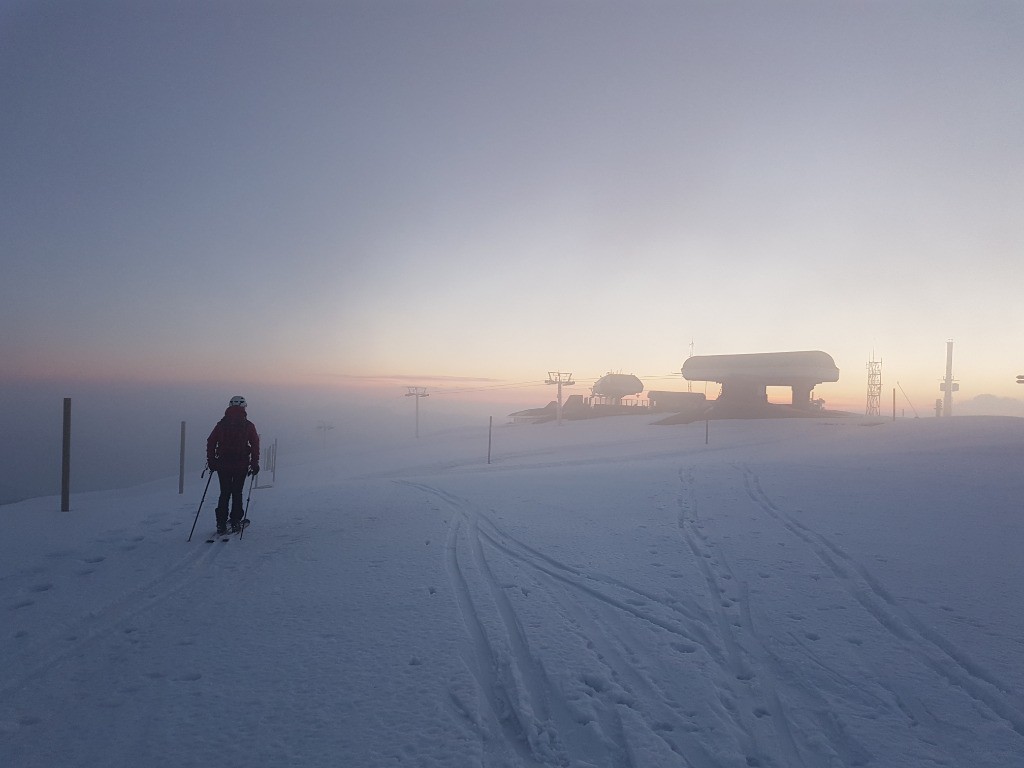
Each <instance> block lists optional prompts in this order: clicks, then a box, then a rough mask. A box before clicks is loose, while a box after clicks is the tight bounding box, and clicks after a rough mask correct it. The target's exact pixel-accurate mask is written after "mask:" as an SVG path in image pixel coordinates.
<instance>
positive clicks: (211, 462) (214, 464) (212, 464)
mask: <svg viewBox="0 0 1024 768" xmlns="http://www.w3.org/2000/svg"><path fill="white" fill-rule="evenodd" d="M206 466H208V467H209V468H210V471H211V472H216V471H217V470H219V469H220V462H219V461H217V459H207V461H206Z"/></svg>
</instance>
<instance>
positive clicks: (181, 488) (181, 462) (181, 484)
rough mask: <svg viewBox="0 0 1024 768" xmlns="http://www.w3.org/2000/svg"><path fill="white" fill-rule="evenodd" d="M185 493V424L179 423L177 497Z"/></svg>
mask: <svg viewBox="0 0 1024 768" xmlns="http://www.w3.org/2000/svg"><path fill="white" fill-rule="evenodd" d="M184 492H185V422H184V421H183V422H181V448H180V450H179V452H178V495H181V494H183V493H184Z"/></svg>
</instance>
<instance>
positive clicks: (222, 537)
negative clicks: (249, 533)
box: [206, 518, 252, 544]
mask: <svg viewBox="0 0 1024 768" xmlns="http://www.w3.org/2000/svg"><path fill="white" fill-rule="evenodd" d="M250 523H252V520H249V519H248V518H246V519H245V520H243V521H242V527H241V528H239V529H238V530H237V531H232V530H227V531H225V532H224V533H216V532H214V533H211V534H210V537H209V538H208V539H207V540H206V543H207V544H213V542H215V541H217V539H220V540H221V541H227V540H228V539H230V538H231V537H232V536H238V535H239V534H240V533H241V532H242V531H243V530H244V529H246V528H248V527H249V524H250Z"/></svg>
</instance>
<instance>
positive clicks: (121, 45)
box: [0, 0, 1024, 424]
mask: <svg viewBox="0 0 1024 768" xmlns="http://www.w3.org/2000/svg"><path fill="white" fill-rule="evenodd" d="M1022 71H1024V6H1021V5H1020V4H1019V3H1016V2H993V1H992V0H985V1H983V2H969V3H968V2H941V3H934V2H919V1H915V2H908V1H899V0H898V1H896V2H886V3H881V2H876V3H872V2H867V3H865V2H836V3H827V4H825V3H818V2H793V3H785V4H767V3H755V2H735V3H711V2H693V1H687V2H644V1H641V2H631V3H614V2H604V1H598V2H579V1H575V0H567V1H565V2H537V1H535V0H522V1H518V2H494V3H486V4H481V3H472V2H457V1H454V0H453V1H448V0H445V1H443V2H442V1H440V0H438V1H433V2H412V1H411V0H396V1H394V2H338V3H326V2H312V1H309V0H298V1H297V2H262V3H243V2H235V1H233V0H222V1H219V2H212V3H211V2H181V3H162V2H143V3H139V2H97V1H94V0H86V1H84V2H67V1H61V0H58V1H56V2H46V3H41V2H30V1H26V0H0V101H2V103H3V104H4V109H3V110H2V112H0V141H2V142H3V146H4V147H5V152H4V153H3V157H2V159H0V163H2V165H0V195H2V205H0V232H2V233H3V236H2V240H0V242H2V248H3V280H0V322H2V325H3V327H4V334H3V335H2V336H0V359H2V360H3V367H2V371H0V385H2V386H3V387H4V391H5V393H6V395H5V397H4V402H3V403H2V408H0V410H2V411H4V412H5V413H6V415H5V418H7V420H8V422H7V423H8V424H11V423H14V421H15V418H16V416H18V415H19V414H20V415H24V413H25V412H26V408H25V403H26V399H25V398H26V396H25V395H24V394H23V393H24V392H25V391H26V389H27V390H28V391H46V392H50V391H55V392H56V391H62V390H63V391H64V392H65V394H66V395H68V396H72V395H75V394H76V393H77V392H79V391H82V390H88V391H99V390H102V388H103V387H104V386H105V385H106V386H109V387H112V388H123V389H124V391H126V392H128V391H130V392H131V393H132V397H138V398H141V399H143V400H144V399H145V398H146V393H147V392H150V391H154V390H158V391H160V392H161V393H162V395H161V400H162V401H163V402H162V403H154V407H159V408H165V407H168V406H167V400H168V399H170V400H173V399H174V396H173V395H168V394H167V393H168V392H169V391H170V390H171V389H173V388H174V387H176V386H178V387H181V388H182V391H183V392H185V391H187V392H188V393H194V392H198V391H203V392H209V393H211V394H210V398H211V400H210V404H209V405H208V408H209V410H210V411H211V412H216V410H217V408H219V407H220V406H219V402H220V400H223V399H226V398H227V397H229V396H230V395H232V394H235V393H236V392H244V393H245V394H246V396H247V397H250V399H251V400H253V401H254V402H259V401H260V400H261V398H262V399H263V400H264V402H267V401H268V399H269V394H268V393H270V392H278V391H284V390H288V391H290V392H292V393H295V395H294V396H295V397H297V398H299V399H305V400H308V401H309V402H310V403H315V402H321V401H323V400H324V398H325V397H326V398H328V399H329V398H330V397H331V395H330V394H327V395H323V394H322V393H331V392H333V393H335V396H336V397H337V398H338V399H339V400H344V399H347V398H352V397H357V396H358V397H371V396H372V397H377V398H382V399H384V400H387V401H390V402H391V403H392V404H393V405H396V404H400V405H396V407H401V406H405V405H408V401H405V402H402V401H401V398H403V396H404V392H405V387H406V385H426V386H430V387H432V388H434V391H436V392H437V394H439V395H449V396H450V397H449V400H450V401H451V402H454V403H461V402H465V403H467V404H469V403H477V402H484V403H487V402H494V403H495V404H496V405H495V407H497V404H498V403H501V404H511V403H519V404H521V405H522V406H523V407H528V406H531V405H543V404H544V403H545V402H546V401H547V400H549V399H551V398H552V397H553V393H552V391H551V388H550V387H547V388H546V387H545V386H544V384H543V381H544V379H545V378H546V375H547V372H548V371H552V370H562V371H571V372H573V373H574V374H575V376H576V379H577V381H579V382H581V385H580V387H579V388H578V389H577V390H576V392H577V393H583V392H585V391H586V390H585V383H589V382H593V381H594V380H595V379H597V378H598V377H600V376H601V375H603V374H604V373H606V372H609V371H621V372H624V373H633V374H636V375H637V376H639V377H640V378H641V379H642V380H644V382H645V385H646V386H647V388H648V389H673V388H678V389H684V388H685V382H684V381H683V380H682V379H681V378H680V377H679V375H678V372H679V369H680V366H681V365H682V362H683V361H684V360H685V358H686V357H687V355H688V354H689V353H690V351H691V347H690V345H691V342H692V343H693V351H694V352H695V353H696V354H728V353H745V352H761V351H784V350H802V349H821V350H823V351H825V352H828V353H829V354H831V355H832V356H833V358H834V359H835V361H836V363H837V365H838V367H839V369H840V381H839V382H838V383H836V384H826V385H822V386H821V387H820V388H819V389H818V390H816V393H815V394H816V396H819V397H823V398H824V399H825V400H826V403H827V405H828V407H835V408H841V409H847V410H851V411H854V412H856V411H859V410H863V407H864V401H865V389H866V371H865V363H866V361H867V360H868V359H869V358H871V357H872V355H874V356H875V357H876V358H877V359H881V360H882V361H883V405H884V406H887V405H888V404H887V403H885V402H884V401H885V400H887V399H888V397H889V393H890V392H891V391H892V390H893V389H895V387H896V386H897V382H898V383H899V386H900V387H901V389H902V390H904V391H905V393H906V398H907V399H906V400H904V396H903V395H901V396H900V398H899V407H900V408H901V409H905V408H906V407H907V403H908V402H910V403H913V404H914V405H915V406H916V409H917V411H918V412H919V413H920V414H921V415H922V416H923V415H928V414H929V413H930V411H931V408H932V405H933V403H934V401H935V400H936V399H938V398H939V397H940V396H941V395H940V392H939V389H938V383H939V381H940V379H941V378H942V375H943V373H944V368H945V343H946V340H947V339H953V340H954V341H955V345H956V346H955V359H954V374H955V375H956V378H957V379H958V380H959V381H960V383H961V389H960V392H959V393H958V395H957V397H956V398H955V400H954V408H957V407H958V405H957V404H958V403H964V404H969V403H974V404H976V405H977V408H980V409H981V410H982V411H984V410H986V409H988V410H990V411H991V410H992V409H995V410H997V411H999V412H1018V409H1019V408H1020V406H1021V400H1020V397H1021V394H1024V393H1021V392H1020V388H1016V387H1015V385H1014V376H1015V375H1016V374H1018V373H1024V360H1022V359H1020V358H1019V357H1016V356H1015V354H1014V353H1015V352H1017V351H1018V350H1020V349H1022V348H1024V344H1022V342H1024V339H1022V330H1021V323H1020V322H1019V319H1018V314H1019V308H1018V306H1017V305H1018V294H1019V286H1020V285H1021V284H1022V278H1024V260H1022V259H1021V245H1022V243H1024V230H1022V223H1021V217H1020V211H1021V210H1022V209H1024V178H1022V176H1021V174H1020V172H1019V171H1020V168H1021V167H1024V79H1022V78H1021V77H1020V73H1021V72H1022ZM696 386H698V385H695V387H696ZM213 393H216V394H215V395H214V394H213ZM181 397H182V399H183V400H184V399H190V400H191V397H192V395H191V394H188V395H187V396H186V395H184V394H183V395H182V396H181ZM439 399H441V398H437V399H435V400H432V401H431V403H432V404H436V403H437V400H439ZM979 403H980V405H978V404H979ZM992 404H995V405H992ZM47 407H50V406H47ZM52 407H53V408H54V409H56V407H57V405H53V406H52ZM181 410H187V409H186V408H184V407H183V408H182V409H181ZM966 410H967V411H968V412H969V411H970V408H967V409H966ZM204 413H205V411H204ZM169 415H170V416H173V417H174V418H178V417H179V415H178V414H169ZM180 417H182V418H184V416H183V415H182V416H180ZM18 423H20V422H18Z"/></svg>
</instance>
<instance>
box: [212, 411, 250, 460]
mask: <svg viewBox="0 0 1024 768" xmlns="http://www.w3.org/2000/svg"><path fill="white" fill-rule="evenodd" d="M217 456H218V458H221V459H227V460H228V461H232V460H234V461H239V460H241V459H245V460H248V459H249V420H248V419H246V418H245V417H242V418H229V417H227V416H225V417H224V418H223V419H221V420H220V439H219V440H218V441H217Z"/></svg>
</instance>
